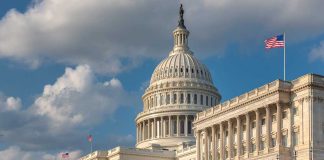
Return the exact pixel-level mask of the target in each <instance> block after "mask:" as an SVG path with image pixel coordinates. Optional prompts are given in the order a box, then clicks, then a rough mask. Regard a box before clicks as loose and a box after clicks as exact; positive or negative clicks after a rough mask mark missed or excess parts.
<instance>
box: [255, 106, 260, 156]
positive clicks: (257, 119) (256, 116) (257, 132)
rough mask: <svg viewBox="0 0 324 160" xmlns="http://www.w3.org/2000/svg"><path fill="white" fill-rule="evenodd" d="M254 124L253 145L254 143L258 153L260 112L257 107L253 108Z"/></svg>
mask: <svg viewBox="0 0 324 160" xmlns="http://www.w3.org/2000/svg"><path fill="white" fill-rule="evenodd" d="M255 125H256V132H255V133H256V136H255V140H256V141H255V145H256V153H257V155H258V154H259V150H260V112H259V110H258V109H256V110H255Z"/></svg>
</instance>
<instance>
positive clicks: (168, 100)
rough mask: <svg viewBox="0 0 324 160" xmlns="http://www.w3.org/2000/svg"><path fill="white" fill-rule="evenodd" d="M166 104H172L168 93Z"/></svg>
mask: <svg viewBox="0 0 324 160" xmlns="http://www.w3.org/2000/svg"><path fill="white" fill-rule="evenodd" d="M166 104H170V95H169V94H167V95H166Z"/></svg>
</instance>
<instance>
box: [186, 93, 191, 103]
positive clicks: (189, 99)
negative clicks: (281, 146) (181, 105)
mask: <svg viewBox="0 0 324 160" xmlns="http://www.w3.org/2000/svg"><path fill="white" fill-rule="evenodd" d="M190 103H191V96H190V94H187V104H190Z"/></svg>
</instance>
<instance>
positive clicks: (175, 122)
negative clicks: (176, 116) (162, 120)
mask: <svg viewBox="0 0 324 160" xmlns="http://www.w3.org/2000/svg"><path fill="white" fill-rule="evenodd" d="M173 134H177V121H175V120H174V121H173Z"/></svg>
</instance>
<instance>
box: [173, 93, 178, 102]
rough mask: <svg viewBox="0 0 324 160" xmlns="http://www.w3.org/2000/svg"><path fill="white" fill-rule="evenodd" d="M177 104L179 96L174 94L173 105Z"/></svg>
mask: <svg viewBox="0 0 324 160" xmlns="http://www.w3.org/2000/svg"><path fill="white" fill-rule="evenodd" d="M176 103H177V94H173V104H176Z"/></svg>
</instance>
